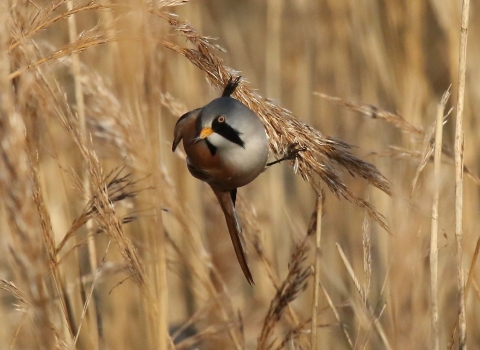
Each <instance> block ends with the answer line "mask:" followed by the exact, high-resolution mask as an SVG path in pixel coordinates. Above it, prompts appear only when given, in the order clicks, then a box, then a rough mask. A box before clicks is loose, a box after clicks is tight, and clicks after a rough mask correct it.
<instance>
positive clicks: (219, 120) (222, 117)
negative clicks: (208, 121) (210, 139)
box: [217, 115, 225, 123]
mask: <svg viewBox="0 0 480 350" xmlns="http://www.w3.org/2000/svg"><path fill="white" fill-rule="evenodd" d="M217 120H218V122H219V123H224V122H225V116H223V115H221V116H220V117H218V118H217Z"/></svg>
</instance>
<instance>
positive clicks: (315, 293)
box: [310, 193, 324, 349]
mask: <svg viewBox="0 0 480 350" xmlns="http://www.w3.org/2000/svg"><path fill="white" fill-rule="evenodd" d="M323 198H324V197H323V193H322V197H317V202H316V206H315V207H316V216H315V218H316V222H315V226H316V229H315V232H316V234H315V238H316V239H315V264H314V266H315V276H314V285H313V307H312V327H311V332H312V334H311V342H310V343H311V348H312V349H317V315H318V308H319V306H318V303H319V296H320V268H321V250H320V249H321V237H322V211H323ZM312 218H313V214H312Z"/></svg>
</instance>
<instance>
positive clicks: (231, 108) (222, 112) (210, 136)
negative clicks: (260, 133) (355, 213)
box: [196, 97, 263, 148]
mask: <svg viewBox="0 0 480 350" xmlns="http://www.w3.org/2000/svg"><path fill="white" fill-rule="evenodd" d="M259 127H260V128H263V124H262V123H261V122H260V120H259V119H258V117H257V116H256V115H255V113H254V112H253V111H252V110H250V109H249V108H248V107H247V106H245V105H244V104H243V103H241V102H239V101H237V100H235V99H233V98H231V97H220V98H217V99H215V100H213V101H212V102H210V103H209V104H208V105H206V106H205V107H203V108H202V111H201V112H200V116H199V118H198V119H197V125H196V128H197V132H198V138H197V140H198V141H200V140H202V139H206V141H207V143H209V144H210V145H213V146H214V147H215V148H218V147H221V148H231V147H243V148H245V142H247V140H248V138H249V137H250V136H251V134H252V133H254V132H255V129H256V128H259Z"/></svg>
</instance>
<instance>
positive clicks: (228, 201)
mask: <svg viewBox="0 0 480 350" xmlns="http://www.w3.org/2000/svg"><path fill="white" fill-rule="evenodd" d="M212 189H213V188H212ZM213 192H214V193H215V195H216V196H217V199H218V202H219V203H220V206H221V207H222V210H223V214H224V215H225V220H226V221H227V226H228V232H230V238H231V239H232V243H233V248H234V249H235V254H236V255H237V259H238V262H239V263H240V267H241V268H242V271H243V274H244V275H245V277H246V278H247V281H248V283H250V284H251V285H254V283H253V277H252V273H251V272H250V269H249V268H248V264H247V257H246V255H245V240H244V239H243V234H242V228H241V227H240V223H239V222H238V218H237V213H236V211H235V206H234V203H233V198H232V195H231V194H230V192H228V191H219V190H216V189H213Z"/></svg>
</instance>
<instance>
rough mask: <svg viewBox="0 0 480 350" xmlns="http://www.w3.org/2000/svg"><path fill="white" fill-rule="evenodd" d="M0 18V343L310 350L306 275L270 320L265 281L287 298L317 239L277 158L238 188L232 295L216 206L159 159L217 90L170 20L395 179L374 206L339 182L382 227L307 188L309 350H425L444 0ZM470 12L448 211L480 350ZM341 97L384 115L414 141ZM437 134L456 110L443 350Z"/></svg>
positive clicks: (249, 82)
mask: <svg viewBox="0 0 480 350" xmlns="http://www.w3.org/2000/svg"><path fill="white" fill-rule="evenodd" d="M177 5H182V6H177ZM0 6H2V9H1V10H0V12H2V14H1V15H0V23H1V26H0V40H1V43H0V45H1V46H0V50H1V62H0V65H1V75H2V76H1V79H2V81H1V91H0V96H1V100H0V104H1V106H0V108H1V114H0V118H1V120H2V121H1V122H0V123H1V124H0V129H1V134H0V137H1V140H0V142H1V148H2V157H1V158H2V160H1V161H0V164H1V165H0V183H1V184H0V191H1V192H2V194H1V196H2V198H3V200H2V202H3V203H2V205H0V218H1V220H0V232H1V236H0V237H1V241H0V279H1V285H0V287H1V288H2V289H3V290H2V291H0V298H1V299H0V300H1V303H0V315H1V317H0V319H1V320H3V321H0V325H1V326H0V348H2V349H37V348H38V349H53V348H62V349H63V348H66V349H73V348H78V349H166V348H179V349H195V348H199V349H231V348H236V349H256V348H260V349H280V348H291V349H294V348H295V349H309V348H311V347H312V343H311V322H312V309H313V307H314V305H315V300H314V297H313V295H314V288H313V285H314V278H313V274H312V275H309V276H308V277H307V281H306V282H307V284H308V287H307V288H306V289H304V290H303V288H301V290H298V291H297V292H296V293H294V296H293V297H292V298H290V299H288V298H287V299H285V300H288V302H290V301H291V302H290V303H288V302H287V303H288V304H289V305H288V306H286V303H284V304H282V300H284V299H282V298H281V296H282V294H281V291H282V288H281V286H283V287H285V286H288V285H289V284H288V283H287V284H286V285H285V284H284V285H282V282H283V281H284V280H287V281H288V273H289V262H290V261H291V258H292V254H294V253H295V252H297V253H298V249H299V246H302V244H303V246H304V248H302V249H304V250H305V260H304V261H302V262H301V266H302V268H303V269H304V271H307V272H308V271H312V269H313V267H311V266H314V265H315V255H314V253H315V238H314V237H307V232H308V229H309V225H310V223H311V218H312V217H313V218H314V217H315V215H316V213H317V207H316V198H317V195H318V194H317V193H315V191H314V190H313V189H312V186H311V185H310V184H309V183H308V182H307V181H304V180H303V179H302V178H301V177H299V176H297V175H295V173H294V171H293V169H292V167H291V166H290V164H288V162H285V163H282V164H280V165H276V166H274V167H272V168H270V169H268V171H266V172H265V173H264V174H262V175H261V176H260V177H259V178H258V179H257V180H255V181H254V182H253V183H252V184H249V185H248V186H246V187H244V188H242V189H240V190H239V197H238V203H239V204H238V206H239V215H240V220H241V222H242V224H243V227H244V232H245V235H246V237H247V241H248V246H247V248H248V256H249V265H250V268H251V269H252V272H253V276H254V280H255V287H253V288H252V287H250V286H249V285H248V283H247V282H246V280H245V279H244V276H243V274H242V272H241V270H240V268H239V265H238V262H237V260H236V258H235V256H234V251H233V248H232V245H231V242H230V238H229V235H228V231H227V228H226V224H225V222H224V218H223V215H222V213H221V211H220V208H219V206H218V204H217V202H216V200H215V198H214V196H213V193H211V190H210V189H209V188H208V186H206V185H205V184H203V183H201V182H200V181H198V180H196V179H194V178H193V177H192V176H191V175H190V174H189V173H188V171H187V169H186V166H185V159H184V155H183V153H182V150H183V149H180V150H179V151H177V152H176V153H172V152H171V143H172V139H173V127H174V125H175V122H176V120H177V118H179V117H180V116H181V115H182V114H183V113H185V112H187V111H189V110H192V109H195V108H198V107H202V106H204V105H205V104H207V103H208V102H209V101H211V100H212V99H213V98H215V97H218V96H219V95H220V94H221V90H220V89H217V88H214V87H212V86H211V85H210V84H209V83H208V82H207V80H206V78H205V77H206V74H208V72H205V71H204V70H202V69H199V68H197V67H196V66H195V65H193V64H192V63H191V62H190V61H189V60H188V59H187V58H186V57H183V56H182V55H180V54H178V53H177V52H175V51H174V50H171V49H169V48H168V47H169V44H175V45H178V46H180V47H185V48H188V49H193V48H194V45H192V42H191V41H189V40H187V38H186V36H185V32H179V31H178V30H174V25H172V22H171V21H170V22H169V21H168V20H167V19H168V18H171V17H169V15H167V14H166V13H172V14H175V15H178V20H179V21H180V24H182V23H183V22H185V24H186V23H189V24H190V25H191V28H192V30H193V33H194V35H198V36H205V37H212V38H216V39H215V40H213V41H212V43H214V44H217V45H219V46H220V47H222V48H223V49H225V50H224V51H220V50H218V51H216V50H214V49H212V54H214V55H217V56H218V57H219V58H220V59H222V60H223V64H225V65H226V66H228V67H230V68H231V69H233V70H234V71H236V72H237V74H239V75H241V76H242V77H243V80H242V81H243V83H244V84H245V85H246V86H247V87H249V88H251V89H253V90H255V91H256V92H258V93H259V94H260V95H261V96H263V97H265V98H268V99H270V100H272V101H273V102H274V103H275V104H277V105H279V106H281V107H284V108H286V109H288V110H290V111H292V112H293V114H294V115H295V116H296V117H298V119H299V120H301V121H302V122H304V123H307V124H310V125H311V126H313V127H314V128H316V129H318V130H320V131H321V132H322V133H324V134H326V135H329V136H333V137H336V138H338V139H340V140H342V141H344V142H347V143H348V144H351V145H352V146H355V148H353V149H352V153H353V154H355V155H356V156H357V157H359V158H361V159H364V160H366V161H368V162H370V163H372V164H374V165H375V166H376V167H377V168H378V169H379V170H380V172H381V173H382V174H383V175H385V176H386V177H387V178H388V179H389V180H390V181H391V183H392V187H393V192H394V193H393V195H392V197H389V196H387V195H386V194H384V193H383V192H381V191H379V190H378V189H375V188H373V187H372V186H369V185H368V184H367V183H366V182H365V181H362V180H361V179H357V178H352V177H351V176H350V175H349V174H348V173H343V174H342V178H343V179H344V181H345V183H346V185H347V186H348V188H349V189H350V190H351V191H352V192H354V193H355V194H357V195H358V196H360V197H362V198H365V199H367V200H368V201H369V202H370V203H372V205H374V206H375V208H376V209H377V210H378V211H379V212H380V213H381V214H382V215H384V216H385V218H386V222H387V224H388V226H389V228H390V230H391V233H387V232H386V231H385V230H384V229H382V228H381V227H380V226H379V225H378V224H377V223H375V222H374V221H372V220H371V219H370V218H369V217H368V216H367V215H366V214H365V212H364V211H363V210H362V209H361V208H359V207H358V206H356V205H355V204H352V203H350V202H348V201H346V200H340V199H338V198H336V197H335V196H334V195H332V194H331V193H329V191H328V189H327V188H326V187H325V196H324V201H323V205H322V208H321V210H323V216H322V220H321V250H320V256H321V257H320V262H321V264H320V266H321V269H320V281H319V282H320V285H321V288H320V290H319V295H318V300H317V308H318V309H317V310H318V314H317V325H318V329H317V348H318V349H350V348H355V349H406V348H409V349H424V348H429V347H431V344H432V330H431V327H432V326H431V325H432V321H431V315H432V312H431V306H430V302H431V292H430V267H429V254H430V230H431V221H432V220H431V215H432V214H431V209H432V201H433V193H434V192H433V191H434V186H433V184H434V181H433V179H434V178H433V162H431V161H427V160H428V157H426V158H425V159H426V161H425V162H424V163H425V164H423V165H422V155H423V154H425V153H426V150H428V149H429V148H431V145H430V144H429V141H430V136H431V135H432V134H431V130H432V127H433V125H434V122H435V117H436V112H437V105H438V104H439V103H440V100H441V97H442V95H443V94H444V92H445V91H446V90H447V89H448V88H449V87H450V86H451V87H450V92H451V97H450V99H449V100H448V102H447V104H446V109H445V115H447V114H448V112H449V111H450V109H451V108H453V107H454V106H455V104H456V98H457V88H458V73H457V72H458V57H459V54H458V53H459V38H460V12H461V2H460V1H454V0H441V1H440V0H430V1H423V2H422V1H393V0H386V1H377V0H358V1H355V2H352V1H346V0H315V1H306V0H267V1H253V0H244V1H233V0H228V1H227V0H196V1H193V0H191V1H175V0H170V1H151V2H147V1H136V0H131V1H92V2H82V1H75V2H67V1H57V2H51V1H42V0H38V1H24V0H10V1H4V2H3V3H2V4H1V5H0ZM479 16H480V7H479V5H478V3H476V2H472V4H471V8H470V26H469V43H468V55H467V72H466V95H465V118H464V129H465V158H464V160H465V165H466V166H467V167H468V171H467V172H466V174H465V180H464V207H463V218H464V219H463V225H464V237H463V248H464V260H463V265H464V268H465V276H466V277H465V278H466V281H467V280H468V282H467V290H466V324H467V334H468V338H467V343H468V346H469V347H470V348H478V347H480V332H479V328H478V325H479V324H480V320H479V319H478V315H480V288H479V286H478V283H479V282H478V281H477V280H478V279H479V278H480V273H479V270H478V267H476V265H475V261H476V254H477V253H478V251H477V253H475V251H476V248H477V249H478V246H477V244H478V239H479V235H478V229H476V228H478V227H479V224H480V216H479V215H478V213H479V212H480V198H479V186H480V181H479V180H478V177H477V175H476V174H479V173H480V168H479V161H478V160H479V152H478V149H479V148H480V137H479V131H478V130H479V127H480V125H479V118H478V117H477V113H475V111H477V110H479V109H480V85H479V83H478V82H480V70H478V69H477V64H478V62H479V61H480V40H478V37H479V34H480V21H478V20H477V18H478V17H479ZM319 93H322V94H326V95H329V96H333V97H338V98H340V102H339V103H333V102H332V101H331V100H330V99H328V98H325V97H322V96H320V95H319ZM346 103H352V104H354V105H356V106H364V107H365V108H367V107H368V108H370V109H369V110H370V111H371V110H374V111H380V114H381V111H388V112H391V113H392V114H393V115H397V116H403V118H405V120H406V122H407V123H409V124H411V125H412V126H414V127H415V128H414V129H415V130H416V131H415V132H413V131H412V130H413V129H410V130H406V129H403V130H402V128H401V127H398V125H394V124H393V123H389V122H388V120H385V119H383V118H380V117H375V115H373V114H372V113H370V115H369V114H368V113H363V114H362V113H359V112H355V111H353V110H352V108H349V107H348V106H347V105H346ZM350 107H352V105H350ZM368 108H367V109H368ZM372 115H373V116H374V118H371V116H372ZM454 129H455V113H454V112H453V113H450V114H449V115H448V117H447V119H446V123H445V126H444V134H443V140H444V148H445V152H444V155H443V164H442V167H441V178H440V202H439V221H438V224H439V233H438V249H439V250H438V305H439V323H438V325H439V340H440V346H441V348H447V347H448V348H458V324H457V319H458V317H457V315H458V310H459V309H458V298H457V282H456V281H457V272H456V271H457V270H456V260H455V259H456V257H455V252H456V249H455V211H454V198H455V196H454V193H455V169H454V166H453V140H454ZM417 131H418V132H417ZM180 148H181V147H180ZM448 150H450V151H451V152H450V153H449V152H448ZM271 159H272V160H274V159H275V158H274V157H273V154H272V156H271ZM421 166H422V167H421ZM420 169H421V170H420ZM312 214H313V216H312ZM313 231H315V227H314V228H313ZM306 237H307V238H306ZM302 242H303V243H302ZM339 247H340V248H341V249H340V248H339ZM340 250H341V251H342V252H343V253H344V255H345V259H342V256H341V254H340ZM294 255H295V254H294ZM296 257H297V258H293V261H295V259H297V262H298V261H299V260H298V254H297V255H296ZM346 261H348V262H349V264H350V265H351V267H352V271H353V273H354V275H355V276H356V278H357V279H358V284H359V285H360V289H361V290H362V291H363V293H364V294H363V296H362V295H361V293H359V292H358V288H357V287H356V286H355V283H354V281H353V280H352V278H351V274H350V273H349V272H348V269H347V264H346ZM467 277H468V278H467ZM302 286H303V285H302ZM285 288H286V287H285ZM278 305H283V306H281V307H279V309H275V308H273V309H272V306H273V307H274V306H278ZM269 310H270V311H269ZM272 310H273V311H272ZM275 310H276V311H275ZM277 316H278V317H277ZM167 330H168V332H169V333H170V335H168V334H167V333H166V332H167ZM173 343H175V345H174V344H173Z"/></svg>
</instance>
